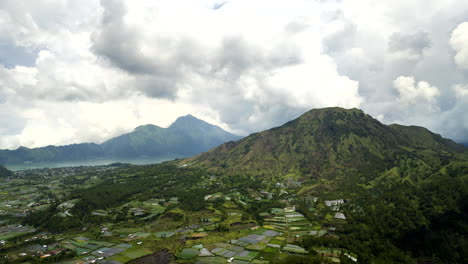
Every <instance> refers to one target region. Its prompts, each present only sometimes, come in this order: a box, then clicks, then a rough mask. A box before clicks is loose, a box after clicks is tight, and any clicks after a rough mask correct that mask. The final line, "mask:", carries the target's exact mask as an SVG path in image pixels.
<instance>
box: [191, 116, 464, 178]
mask: <svg viewBox="0 0 468 264" xmlns="http://www.w3.org/2000/svg"><path fill="white" fill-rule="evenodd" d="M464 151H466V147H464V146H462V145H458V144H456V143H454V142H453V141H451V140H448V139H443V138H442V137H441V136H440V135H437V134H434V133H432V132H430V131H428V130H427V129H424V128H421V127H414V126H412V127H405V126H400V125H391V126H386V125H384V124H382V123H380V122H379V121H377V120H376V119H374V118H372V117H371V116H369V115H367V114H365V113H364V112H362V111H361V110H358V109H350V110H346V109H342V108H325V109H315V110H311V111H309V112H307V113H305V114H303V115H302V116H300V117H299V118H297V119H295V120H293V121H290V122H288V123H286V124H284V125H283V126H280V127H276V128H273V129H270V130H266V131H263V132H260V133H255V134H252V135H250V136H248V137H245V138H243V139H242V140H239V141H237V142H228V143H225V144H223V145H221V146H220V147H218V148H215V149H212V150H210V151H208V152H207V153H203V154H200V155H199V156H196V157H194V158H192V159H190V160H188V161H187V162H194V163H198V164H202V165H203V166H206V167H207V168H210V169H212V170H216V169H223V171H228V172H229V171H231V172H245V173H250V174H254V175H264V176H267V177H281V176H284V175H289V174H292V175H296V176H300V177H303V178H304V180H314V179H336V178H340V177H345V176H347V175H349V174H359V175H361V176H363V177H365V178H366V179H370V178H372V177H374V176H375V175H376V174H377V173H379V172H381V171H385V170H388V169H390V168H392V167H394V166H396V165H398V164H400V162H402V161H404V160H418V161H421V162H423V163H427V164H429V166H431V167H434V169H435V168H438V167H439V166H441V165H442V164H446V163H447V162H448V161H449V160H452V159H454V158H456V157H458V155H460V154H461V153H463V152H464ZM184 162H185V161H184Z"/></svg>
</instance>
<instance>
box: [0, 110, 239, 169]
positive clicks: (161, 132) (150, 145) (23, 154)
mask: <svg viewBox="0 0 468 264" xmlns="http://www.w3.org/2000/svg"><path fill="white" fill-rule="evenodd" d="M239 138H240V137H239V136H236V135H233V134H230V133H228V132H226V131H224V130H223V129H221V128H219V127H217V126H214V125H211V124H209V123H207V122H205V121H203V120H200V119H197V118H195V117H193V116H191V115H188V116H184V117H179V118H178V119H177V120H176V121H175V122H174V123H173V124H172V125H171V126H170V127H169V128H161V127H158V126H155V125H144V126H139V127H137V128H135V130H134V131H133V132H131V133H128V134H124V135H121V136H118V137H115V138H113V139H110V140H108V141H106V142H104V143H102V144H94V143H83V144H73V145H66V146H47V147H42V148H34V149H29V148H25V147H20V148H18V149H16V150H0V164H21V163H24V162H34V163H36V162H69V161H83V160H90V159H98V158H106V159H112V158H138V157H159V156H164V155H171V156H179V157H180V156H182V157H187V156H191V155H196V154H198V153H201V152H204V151H207V150H209V149H211V148H214V147H216V146H218V145H220V144H222V143H224V142H226V141H230V140H237V139H239Z"/></svg>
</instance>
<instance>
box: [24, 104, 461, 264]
mask: <svg viewBox="0 0 468 264" xmlns="http://www.w3.org/2000/svg"><path fill="white" fill-rule="evenodd" d="M98 176H99V177H97V176H94V175H92V174H91V175H78V176H77V177H71V178H67V177H65V178H63V179H62V180H61V181H62V183H61V184H62V185H61V186H64V187H65V186H76V189H75V190H74V191H73V192H66V193H59V194H53V195H50V197H51V198H53V199H51V200H52V201H53V203H52V204H51V205H50V206H49V207H47V209H46V210H37V211H31V212H30V213H29V214H28V215H27V217H26V218H25V220H24V224H28V225H32V226H34V227H37V228H39V229H40V230H42V229H43V230H49V231H54V232H70V231H72V230H75V231H79V230H82V228H83V227H87V228H89V227H91V228H92V227H95V228H100V227H101V226H102V225H104V224H106V223H112V225H121V226H123V227H127V226H130V227H134V226H139V225H149V226H150V227H151V228H154V227H155V226H156V227H160V226H163V227H164V228H166V229H165V230H168V229H167V226H173V227H174V229H176V228H181V227H186V226H189V225H190V224H192V223H193V222H191V221H192V220H193V219H195V220H194V221H202V220H200V219H204V218H205V215H207V214H208V215H211V217H206V218H216V219H217V220H216V221H217V222H216V224H214V225H213V228H212V229H211V230H210V231H207V230H204V231H205V232H214V233H210V236H213V237H215V238H218V239H219V240H215V239H213V240H211V238H207V241H210V242H209V243H213V241H215V242H219V241H225V240H226V239H233V238H236V239H237V238H238V237H239V236H240V235H239V233H238V232H239V231H238V230H236V227H237V226H243V227H244V228H245V229H247V230H250V229H249V228H250V227H251V226H252V225H251V224H252V223H253V224H258V225H259V226H264V227H265V226H268V225H270V224H271V222H270V223H266V222H268V219H271V218H274V217H272V216H271V215H270V214H274V213H273V211H272V210H271V209H272V208H276V209H278V208H279V210H283V211H286V209H285V208H286V207H294V209H292V210H293V211H294V210H296V211H297V212H298V213H300V214H302V215H303V217H304V218H306V219H307V221H308V222H307V228H309V227H313V226H314V225H317V226H318V229H316V231H317V230H320V231H322V230H325V231H327V232H326V234H323V235H320V236H319V235H317V234H315V235H312V234H310V235H309V233H306V235H301V236H295V235H293V231H292V229H287V230H289V231H288V233H287V234H285V235H284V236H285V238H286V240H288V243H294V244H295V245H298V246H301V247H302V248H303V249H305V250H307V252H309V253H310V254H303V255H302V256H298V255H294V254H293V255H288V254H286V255H282V256H281V257H279V258H278V259H277V260H276V263H328V262H329V261H330V258H328V257H327V256H326V255H325V253H323V252H322V253H320V252H319V251H320V250H321V248H326V249H327V250H328V249H339V250H340V252H341V253H339V254H338V255H336V256H335V259H337V258H339V260H340V261H341V263H354V262H352V260H351V259H350V258H349V257H348V256H346V255H345V254H344V253H346V254H348V253H349V254H352V255H353V256H357V259H358V261H359V263H416V262H420V263H468V225H467V223H468V153H467V151H466V148H465V147H463V146H461V145H457V144H455V143H454V142H452V141H450V140H447V139H444V138H442V137H440V136H439V135H437V134H434V133H432V132H430V131H428V130H426V129H424V128H421V127H406V126H400V125H391V126H385V125H383V124H381V123H380V122H378V121H377V120H374V119H372V118H371V117H370V116H368V115H366V114H364V113H363V112H362V111H360V110H356V109H353V110H344V109H339V108H329V109H322V110H314V111H311V112H309V113H306V114H305V115H303V116H301V117H300V118H298V119H296V120H293V121H291V122H289V123H287V124H285V125H284V126H282V127H278V128H274V129H272V130H269V131H264V132H261V133H256V134H253V135H251V136H249V137H246V138H244V139H242V140H240V141H238V142H231V143H227V144H224V145H222V146H220V147H218V148H216V149H213V150H211V151H210V152H207V153H205V154H202V155H199V156H197V157H194V158H191V159H186V160H176V161H172V162H166V163H163V164H159V165H148V166H131V165H120V166H116V167H115V169H112V170H104V171H103V172H101V173H100V174H98ZM94 180H96V183H95V184H90V182H91V183H92V182H93V181H94ZM82 184H90V185H87V187H86V188H80V185H82ZM46 191H47V190H46ZM261 192H262V193H263V194H260V193H261ZM46 193H47V192H46ZM216 194H219V196H217V198H213V199H211V200H208V199H207V196H210V195H213V196H216ZM268 195H271V197H269V198H267V197H268ZM173 197H177V199H176V202H175V203H169V202H168V201H170V200H171V198H173ZM236 197H237V198H236ZM158 199H159V200H161V201H164V202H162V203H163V205H164V207H165V213H164V214H162V215H161V214H158V215H154V216H151V215H150V216H148V214H145V215H143V216H141V217H135V215H132V213H130V211H129V210H130V207H132V206H131V205H130V204H132V203H133V204H135V203H136V204H138V206H133V209H135V207H141V206H140V204H141V203H142V201H148V200H158ZM327 199H328V200H334V199H343V204H342V206H341V208H339V211H340V212H342V213H344V215H346V220H342V219H341V220H339V219H338V220H337V219H334V214H335V213H336V212H337V211H336V210H334V209H331V207H329V206H326V205H324V204H325V203H324V200H327ZM317 200H318V201H319V202H317ZM63 201H75V202H76V203H75V205H74V207H73V208H71V209H70V210H69V213H70V214H69V216H66V217H64V216H63V211H64V210H63V209H60V203H62V202H63ZM282 208H284V209H282ZM99 210H105V211H106V214H104V215H95V214H93V212H96V211H99ZM233 213H234V214H233ZM293 214H294V213H293ZM146 217H149V218H146ZM191 217H192V218H193V219H192V220H190V221H188V219H189V218H191ZM164 219H165V220H164ZM168 219H169V220H168ZM203 221H205V220H203ZM206 221H208V220H206ZM161 222H163V224H162V223H161ZM269 228H273V229H274V227H271V225H270V227H269ZM233 230H235V231H233ZM307 230H309V229H307ZM328 231H329V232H328ZM248 232H251V231H248ZM262 232H263V231H262ZM99 234H100V232H98V234H97V235H96V236H99ZM218 236H219V237H218ZM289 240H291V241H289ZM169 241H170V242H168V241H165V240H162V239H161V238H154V239H153V240H151V239H148V240H146V241H145V243H148V244H150V245H151V243H154V245H155V246H154V247H151V249H152V250H161V249H166V248H169V247H170V245H174V244H177V242H175V241H176V239H174V240H169ZM186 242H187V241H185V240H184V242H183V243H186ZM187 243H188V242H187ZM195 243H198V242H194V244H195ZM278 243H280V242H278ZM281 243H282V242H281ZM188 244H190V243H188ZM282 246H283V249H284V243H283V244H282ZM172 249H173V250H174V251H177V250H179V253H180V249H178V248H177V247H175V246H173V247H172ZM186 249H187V252H190V251H191V250H192V251H193V250H194V249H190V248H186ZM269 250H271V251H272V252H262V253H261V254H265V256H268V257H270V258H276V256H279V255H278V254H279V253H278V252H279V251H275V249H273V248H271V249H270V248H269ZM153 252H154V251H153ZM277 253H278V254H277ZM275 254H276V255H275Z"/></svg>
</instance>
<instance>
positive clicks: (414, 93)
mask: <svg viewBox="0 0 468 264" xmlns="http://www.w3.org/2000/svg"><path fill="white" fill-rule="evenodd" d="M393 85H394V86H395V88H396V89H397V91H398V93H399V94H400V99H401V100H402V101H404V102H409V103H420V101H421V100H422V101H427V102H433V101H434V100H435V99H436V97H437V96H438V95H439V94H440V92H439V89H438V88H437V87H435V86H431V85H430V84H429V83H428V82H425V81H420V82H418V83H416V81H415V80H414V77H412V76H410V77H407V76H400V77H398V78H397V79H395V81H393Z"/></svg>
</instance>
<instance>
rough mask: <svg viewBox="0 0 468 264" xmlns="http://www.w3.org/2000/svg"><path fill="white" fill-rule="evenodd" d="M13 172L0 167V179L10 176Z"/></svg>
mask: <svg viewBox="0 0 468 264" xmlns="http://www.w3.org/2000/svg"><path fill="white" fill-rule="evenodd" d="M12 174H13V172H11V171H10V170H8V169H7V168H5V167H3V166H1V165H0V178H3V177H8V176H11V175H12Z"/></svg>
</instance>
